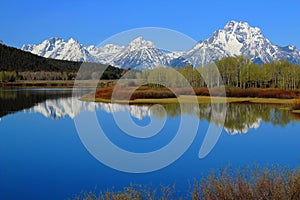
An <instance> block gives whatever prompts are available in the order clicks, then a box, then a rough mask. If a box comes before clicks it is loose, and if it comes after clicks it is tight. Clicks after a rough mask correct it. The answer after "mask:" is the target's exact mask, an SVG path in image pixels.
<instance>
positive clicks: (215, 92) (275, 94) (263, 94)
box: [195, 88, 299, 99]
mask: <svg viewBox="0 0 300 200" xmlns="http://www.w3.org/2000/svg"><path fill="white" fill-rule="evenodd" d="M210 91H211V93H209V90H208V89H207V88H196V89H195V93H196V95H198V96H222V94H223V93H222V91H223V90H222V89H221V88H213V89H210ZM225 91H226V96H227V97H257V98H278V99H293V98H296V97H297V96H298V95H299V94H298V93H297V92H296V91H293V90H282V89H262V88H247V89H241V88H226V89H225Z"/></svg>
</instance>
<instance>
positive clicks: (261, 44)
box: [22, 20, 300, 69]
mask: <svg viewBox="0 0 300 200" xmlns="http://www.w3.org/2000/svg"><path fill="white" fill-rule="evenodd" d="M22 50H25V51H29V52H31V53H34V54H37V55H40V56H44V57H49V58H56V59H63V60H72V61H86V62H100V63H103V64H110V65H114V66H117V67H121V68H139V69H151V68H153V67H155V66H157V65H164V66H169V65H174V66H177V67H179V66H185V65H187V64H191V65H193V66H194V67H198V66H200V65H205V64H207V63H210V62H213V61H215V60H220V59H222V58H223V57H228V56H239V55H242V56H245V57H248V58H250V59H251V60H252V61H253V62H258V63H266V62H271V61H273V60H278V59H286V60H288V61H290V62H292V63H297V64H300V52H299V50H298V49H297V48H296V47H295V46H293V45H289V46H286V47H280V46H277V45H274V44H272V43H271V42H270V41H269V40H268V39H267V38H266V37H264V35H263V34H262V31H261V30H260V29H259V28H257V27H251V26H250V25H249V24H248V23H247V22H242V21H240V22H238V21H233V20H232V21H229V22H228V23H226V25H225V26H224V28H223V29H220V30H217V31H215V32H214V33H213V34H212V35H211V37H209V38H208V39H205V40H202V41H199V42H198V43H197V44H196V45H195V46H194V47H193V48H192V49H190V50H188V51H186V52H179V53H177V52H166V51H163V50H161V49H158V48H157V47H156V46H155V44H154V43H153V42H151V41H149V40H145V39H144V38H142V37H137V38H135V39H134V40H132V41H131V42H130V43H129V44H128V45H126V46H118V45H116V44H106V45H104V46H101V47H95V46H84V45H82V44H80V43H79V42H78V41H76V40H75V39H73V38H70V39H69V40H68V41H64V40H63V39H61V38H58V37H53V38H50V39H49V40H45V41H43V42H42V43H41V44H37V45H23V47H22Z"/></svg>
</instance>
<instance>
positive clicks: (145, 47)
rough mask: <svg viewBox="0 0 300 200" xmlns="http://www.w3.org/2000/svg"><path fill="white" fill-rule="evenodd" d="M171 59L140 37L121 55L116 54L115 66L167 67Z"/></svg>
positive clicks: (137, 67) (136, 67) (139, 67)
mask: <svg viewBox="0 0 300 200" xmlns="http://www.w3.org/2000/svg"><path fill="white" fill-rule="evenodd" d="M170 59H171V58H170V57H169V56H168V55H167V54H165V53H164V52H163V51H161V50H159V49H158V48H156V47H155V45H154V44H153V43H152V42H151V41H147V40H144V39H143V38H142V37H138V38H136V39H134V40H133V41H131V42H130V43H129V44H128V45H127V46H126V47H125V48H124V49H123V51H122V52H121V53H119V54H116V56H115V57H114V59H113V64H114V66H118V67H121V68H135V69H149V68H150V69H151V68H153V67H155V66H158V65H164V66H167V65H168V63H169V61H170Z"/></svg>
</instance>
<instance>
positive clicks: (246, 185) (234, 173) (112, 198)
mask: <svg viewBox="0 0 300 200" xmlns="http://www.w3.org/2000/svg"><path fill="white" fill-rule="evenodd" d="M182 193H183V192H182V191H180V193H179V192H178V191H177V189H176V186H175V185H174V186H159V187H157V188H153V187H145V186H140V185H130V186H129V187H125V188H124V189H123V190H120V191H115V190H113V189H111V190H106V191H91V192H85V191H83V192H81V193H80V194H79V195H75V196H74V197H73V198H72V199H75V200H94V199H95V200H96V199H97V200H119V199H120V200H132V199H135V200H144V199H147V200H148V199H151V200H156V199H163V200H169V199H170V200H174V199H193V200H201V199H203V200H206V199H207V200H217V199H228V200H235V199H241V200H242V199H247V200H256V199H274V200H285V199H291V200H294V199H295V200H297V199H300V170H299V169H292V170H290V169H286V168H284V169H282V168H280V167H270V168H264V169H262V168H259V167H252V168H247V167H246V168H243V169H232V168H228V169H224V170H219V171H217V172H211V173H210V174H209V175H207V176H205V177H204V178H202V179H201V180H194V182H193V183H192V185H191V189H190V190H189V191H186V192H185V194H183V195H182Z"/></svg>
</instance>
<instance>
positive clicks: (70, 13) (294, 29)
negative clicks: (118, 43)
mask: <svg viewBox="0 0 300 200" xmlns="http://www.w3.org/2000/svg"><path fill="white" fill-rule="evenodd" d="M0 8H1V11H0V24H1V26H0V27H1V28H0V39H2V40H3V41H4V43H6V44H7V45H10V46H15V47H21V45H22V44H28V43H40V42H41V41H42V40H44V39H48V38H50V37H53V36H58V37H62V38H64V39H68V38H70V37H74V38H75V39H77V40H78V41H80V42H81V43H83V44H85V45H91V44H95V45H97V44H99V43H100V42H101V41H103V40H105V39H106V38H108V37H110V36H112V35H114V34H117V33H119V32H122V31H125V30H128V29H132V28H138V27H149V26H151V27H153V26H154V27H164V28H169V29H174V30H177V31H180V32H182V33H184V34H187V35H188V36H190V37H192V38H194V39H195V40H197V41H198V40H203V39H206V38H207V37H209V36H210V35H211V34H212V33H213V31H215V30H217V29H221V28H223V26H224V25H225V24H226V23H227V22H228V21H229V20H232V19H233V20H237V21H246V22H248V23H249V24H250V25H252V26H257V27H260V28H261V29H262V32H263V34H264V35H265V36H266V37H267V38H269V39H270V40H271V42H273V43H275V44H278V45H281V46H284V45H288V44H294V45H296V46H297V47H298V49H299V48H300V1H299V0H285V1H275V0H273V1H268V0H267V1H264V0H251V1H241V0H239V1H234V0H219V1H213V0H212V1H201V0H198V1H197V0H194V1H192V0H184V1H176V0H172V1H163V0H160V1H156V0H151V1H147V0H145V1H142V0H140V1H130V0H124V1H116V0H109V1H104V0H103V1H101V0H86V1H78V0H72V1H69V0H51V1H50V0H2V1H1V3H0Z"/></svg>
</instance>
